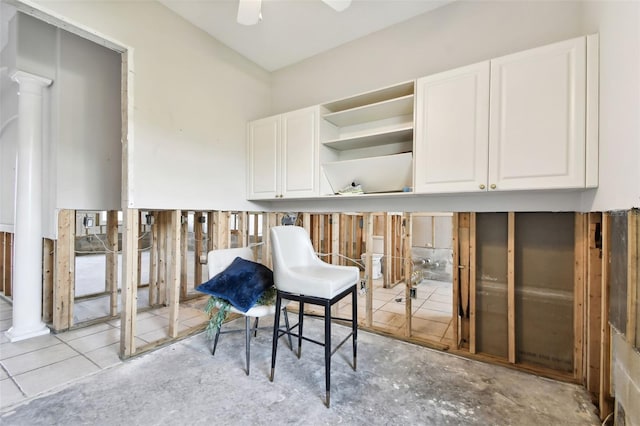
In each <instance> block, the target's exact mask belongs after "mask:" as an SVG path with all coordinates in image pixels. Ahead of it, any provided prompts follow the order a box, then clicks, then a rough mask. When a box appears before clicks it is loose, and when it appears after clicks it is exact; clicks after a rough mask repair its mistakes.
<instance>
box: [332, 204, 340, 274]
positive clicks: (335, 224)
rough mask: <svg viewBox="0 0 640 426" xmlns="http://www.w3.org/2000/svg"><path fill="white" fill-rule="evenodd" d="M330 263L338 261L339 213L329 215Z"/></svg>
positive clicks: (335, 263) (336, 263) (337, 262)
mask: <svg viewBox="0 0 640 426" xmlns="http://www.w3.org/2000/svg"><path fill="white" fill-rule="evenodd" d="M331 263H332V264H334V265H338V264H339V263H340V214H339V213H333V214H332V215H331Z"/></svg>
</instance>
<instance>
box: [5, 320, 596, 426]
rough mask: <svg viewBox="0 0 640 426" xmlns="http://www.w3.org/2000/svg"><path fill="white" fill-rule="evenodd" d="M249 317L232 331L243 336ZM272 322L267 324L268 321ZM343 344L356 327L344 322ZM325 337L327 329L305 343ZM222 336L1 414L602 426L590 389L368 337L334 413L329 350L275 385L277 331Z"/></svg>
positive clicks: (65, 418) (340, 363)
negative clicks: (214, 344)
mask: <svg viewBox="0 0 640 426" xmlns="http://www.w3.org/2000/svg"><path fill="white" fill-rule="evenodd" d="M242 325H243V321H242V320H238V321H234V322H232V323H229V324H227V325H225V327H229V328H233V327H241V326H242ZM264 325H268V322H267V321H265V324H264ZM333 330H334V336H335V337H334V341H339V340H338V339H339V337H340V336H343V335H346V333H347V332H348V330H347V328H345V327H342V326H340V325H334V326H333ZM307 333H308V335H309V336H310V337H315V338H317V339H321V338H322V323H321V322H320V321H319V320H316V319H311V318H309V319H307V320H305V334H307ZM243 339H244V335H243V334H242V333H233V334H226V335H223V336H221V339H220V343H219V345H218V349H217V351H216V356H215V357H212V356H211V354H210V345H211V342H210V341H209V340H207V338H206V336H205V334H199V335H196V336H193V337H191V338H188V339H185V340H182V341H180V342H178V343H175V344H173V345H170V346H167V347H164V348H162V349H160V350H157V351H155V352H152V353H148V354H146V355H143V356H141V357H139V358H134V359H131V360H129V361H127V362H125V363H121V364H118V365H115V366H114V367H111V368H109V369H106V370H102V371H99V372H97V373H95V374H93V375H90V376H88V377H85V378H83V379H80V380H78V381H76V382H74V383H72V384H70V385H68V386H67V387H65V388H63V389H62V390H59V391H57V392H56V393H51V394H47V395H43V396H40V397H36V398H34V399H31V400H29V401H27V402H25V403H22V404H21V405H18V406H13V407H8V408H6V409H4V410H3V411H2V417H0V423H2V424H3V425H57V424H64V425H80V424H89V425H93V424H96V425H117V424H131V425H134V424H135V425H176V424H203V425H204V424H212V423H218V422H220V423H222V424H225V425H236V424H243V425H246V424H252V425H275V424H285V423H290V424H313V425H316V424H332V425H333V424H339V423H341V424H348V425H355V424H373V425H390V424H392V425H396V424H397V425H431V424H435V425H442V424H452V425H455V424H482V425H489V424H491V425H506V424H512V425H551V424H563V425H597V424H599V422H598V419H597V418H596V416H595V415H594V414H593V411H594V407H593V405H592V404H591V403H590V401H589V397H588V395H587V393H586V391H585V390H584V389H583V388H582V387H580V386H577V385H572V384H567V383H560V382H556V381H552V380H548V379H543V378H540V377H536V376H532V375H529V374H525V373H522V372H518V371H515V370H510V369H506V368H503V367H498V366H492V365H489V364H484V363H480V362H477V361H472V360H468V359H464V358H459V357H456V356H453V355H450V354H446V353H442V352H437V351H433V350H430V349H427V348H424V347H420V346H416V345H412V344H408V343H405V342H401V341H398V340H395V339H391V338H387V337H383V336H379V335H376V334H371V333H367V332H363V331H360V333H359V341H358V342H359V345H358V350H359V351H358V371H353V370H352V368H351V359H352V358H351V346H350V345H349V344H346V345H344V346H343V347H342V348H341V349H340V350H339V351H338V352H337V353H336V354H335V355H334V356H333V359H332V360H333V367H332V392H331V398H332V401H331V408H329V409H327V408H326V407H325V406H324V403H323V398H324V369H323V367H322V366H323V350H322V348H320V347H319V346H316V345H313V344H311V343H308V342H305V343H304V344H303V352H302V358H301V359H297V358H296V357H295V355H294V353H293V352H291V351H290V350H289V349H288V347H287V345H286V344H285V343H284V342H285V341H284V339H282V340H281V342H282V343H281V345H280V347H279V351H278V363H277V366H276V375H275V381H274V382H273V383H271V382H270V381H269V378H268V374H269V370H270V359H271V333H270V332H269V331H263V332H260V333H259V334H258V337H257V338H255V339H253V341H252V347H251V349H252V357H251V375H250V376H247V375H246V374H245V372H244V343H243V342H244V341H243Z"/></svg>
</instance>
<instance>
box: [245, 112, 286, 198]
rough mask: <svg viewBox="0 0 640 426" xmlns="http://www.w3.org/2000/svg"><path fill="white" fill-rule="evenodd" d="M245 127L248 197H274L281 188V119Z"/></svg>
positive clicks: (271, 119) (259, 122) (264, 120)
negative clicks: (246, 130)
mask: <svg viewBox="0 0 640 426" xmlns="http://www.w3.org/2000/svg"><path fill="white" fill-rule="evenodd" d="M247 128H248V135H247V140H248V146H247V153H248V164H247V168H248V170H247V171H248V176H247V194H248V198H249V199H250V200H260V199H270V198H276V196H277V195H279V189H280V172H279V171H280V116H275V117H268V118H263V119H261V120H256V121H252V122H250V123H249V124H248V126H247Z"/></svg>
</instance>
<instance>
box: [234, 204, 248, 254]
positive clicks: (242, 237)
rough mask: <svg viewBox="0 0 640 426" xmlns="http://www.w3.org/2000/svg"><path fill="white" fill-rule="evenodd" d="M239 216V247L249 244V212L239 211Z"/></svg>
mask: <svg viewBox="0 0 640 426" xmlns="http://www.w3.org/2000/svg"><path fill="white" fill-rule="evenodd" d="M236 214H237V217H238V247H248V246H249V214H248V213H247V212H237V213H236Z"/></svg>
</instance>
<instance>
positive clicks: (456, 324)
mask: <svg viewBox="0 0 640 426" xmlns="http://www.w3.org/2000/svg"><path fill="white" fill-rule="evenodd" d="M462 214H463V213H454V214H453V219H452V221H453V226H452V227H453V232H452V241H451V244H452V246H453V265H452V266H453V285H452V287H453V295H452V296H453V297H452V299H453V300H452V302H451V304H452V307H451V312H453V315H452V316H451V329H452V331H453V341H454V342H455V343H454V344H455V347H456V349H458V348H460V315H459V312H458V311H459V306H458V298H459V297H460V216H461V215H462Z"/></svg>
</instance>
